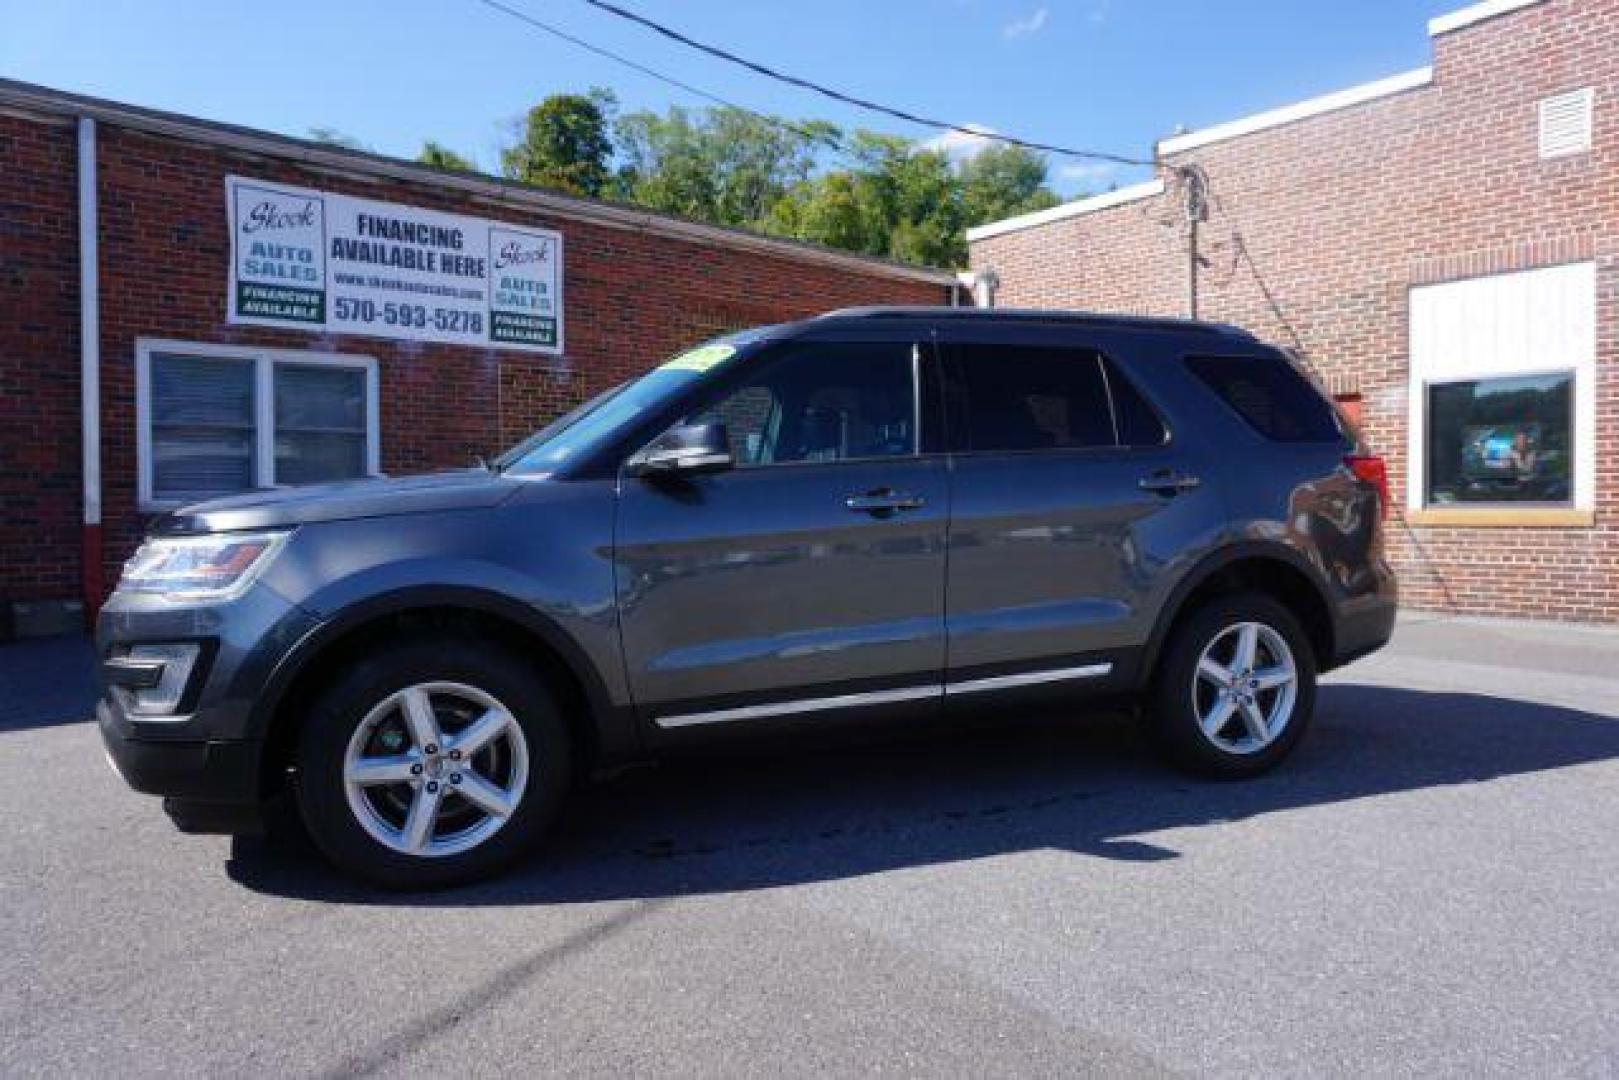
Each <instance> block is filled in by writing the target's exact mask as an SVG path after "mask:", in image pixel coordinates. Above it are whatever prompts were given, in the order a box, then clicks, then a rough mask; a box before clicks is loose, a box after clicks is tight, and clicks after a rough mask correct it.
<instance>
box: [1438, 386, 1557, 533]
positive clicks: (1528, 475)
mask: <svg viewBox="0 0 1619 1080" xmlns="http://www.w3.org/2000/svg"><path fill="white" fill-rule="evenodd" d="M1427 393H1428V402H1427V405H1428V436H1427V437H1428V452H1427V468H1428V491H1427V498H1428V503H1429V504H1430V505H1433V506H1445V505H1449V504H1453V503H1463V502H1531V503H1546V504H1552V505H1557V506H1568V505H1571V504H1572V496H1573V493H1572V482H1571V477H1572V476H1573V444H1572V439H1571V432H1572V430H1573V420H1574V376H1573V374H1572V373H1571V372H1562V373H1559V374H1555V375H1527V376H1518V377H1513V378H1499V379H1476V380H1471V381H1467V382H1449V383H1432V384H1429V386H1428V390H1427Z"/></svg>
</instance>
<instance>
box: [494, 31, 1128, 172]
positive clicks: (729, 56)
mask: <svg viewBox="0 0 1619 1080" xmlns="http://www.w3.org/2000/svg"><path fill="white" fill-rule="evenodd" d="M483 2H484V3H493V2H494V0H483ZM584 2H585V3H587V4H589V5H590V6H591V7H594V8H598V9H600V10H602V11H605V12H607V13H608V14H610V15H616V16H617V17H619V18H620V19H627V20H629V21H630V22H633V23H636V24H638V25H640V26H643V27H645V28H646V29H648V30H651V31H652V32H653V33H656V34H661V35H663V36H664V37H666V38H668V39H670V40H671V41H676V42H679V43H680V44H682V45H685V46H687V47H688V48H692V49H696V50H698V51H699V52H704V53H707V54H708V55H709V56H713V57H717V58H718V59H721V60H725V61H727V62H729V63H732V64H737V65H740V66H741V67H745V68H747V69H748V70H749V71H752V72H755V73H757V74H759V75H763V76H765V77H766V78H770V79H775V80H776V81H777V82H784V83H787V84H788V85H790V86H796V87H799V88H800V89H803V90H809V91H812V92H814V93H817V94H820V95H822V96H824V97H829V98H831V99H832V100H833V101H838V102H842V103H843V104H845V105H853V106H855V107H856V108H860V109H865V110H867V111H869V112H875V113H881V114H882V115H884V116H891V117H893V118H895V119H897V120H904V121H906V122H907V123H911V124H918V125H921V126H922V127H930V128H938V129H940V130H944V131H954V132H959V133H960V134H962V135H971V136H974V137H976V138H981V139H989V140H992V141H995V142H1002V143H1009V144H1010V145H1012V146H1021V147H1023V148H1024V149H1025V150H1039V151H1043V152H1045V153H1049V154H1058V155H1060V156H1062V157H1072V158H1085V159H1088V160H1091V161H1108V162H1112V163H1113V164H1115V165H1148V166H1151V165H1154V164H1156V163H1155V162H1152V161H1146V160H1143V159H1141V158H1132V157H1125V156H1123V155H1121V154H1108V153H1103V152H1101V151H1097V150H1075V149H1073V148H1072V147H1067V146H1057V145H1055V144H1052V143H1042V142H1035V141H1033V140H1030V139H1020V138H1017V137H1016V136H1012V135H999V134H991V133H989V132H984V131H977V130H975V129H973V128H970V127H967V126H965V125H963V124H954V123H951V122H950V121H948V120H936V119H933V118H931V117H927V116H922V115H920V114H918V113H913V112H909V111H907V110H905V109H897V108H894V107H893V106H890V105H883V104H881V103H879V102H876V101H871V100H869V99H867V98H861V97H855V96H854V95H853V94H846V93H844V92H843V91H841V90H835V89H833V88H832V87H830V86H824V85H822V84H820V83H817V82H812V81H811V80H809V79H805V78H801V77H799V76H797V75H789V74H787V73H786V72H783V71H778V70H776V69H775V68H772V67H768V66H766V65H764V64H761V63H759V62H757V61H754V60H749V59H747V58H746V57H743V56H738V55H737V54H736V53H733V52H729V51H727V50H725V49H722V48H720V47H719V46H717V45H709V44H707V43H706V42H702V41H698V40H696V39H695V38H691V37H688V36H686V35H685V34H682V33H681V32H680V31H678V30H675V29H672V28H670V27H668V26H664V25H663V24H662V23H659V22H654V21H653V20H651V19H649V18H647V17H646V16H644V15H638V14H636V13H635V12H633V11H630V10H628V9H626V8H622V7H619V6H618V5H617V4H613V3H609V2H608V0H584Z"/></svg>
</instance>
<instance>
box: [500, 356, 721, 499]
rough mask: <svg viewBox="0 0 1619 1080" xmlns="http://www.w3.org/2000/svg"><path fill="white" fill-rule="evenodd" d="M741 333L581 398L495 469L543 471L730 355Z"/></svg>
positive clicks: (554, 467)
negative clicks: (584, 399)
mask: <svg viewBox="0 0 1619 1080" xmlns="http://www.w3.org/2000/svg"><path fill="white" fill-rule="evenodd" d="M741 340H742V335H732V336H731V337H728V338H721V339H719V340H717V341H711V342H709V343H708V344H706V345H699V346H698V347H697V348H695V349H691V350H689V351H687V352H683V353H681V354H680V355H679V356H677V357H675V358H674V359H673V360H669V361H667V362H666V363H664V364H662V365H661V366H659V367H657V368H654V369H653V370H652V371H649V372H647V373H646V374H645V375H643V376H641V377H640V378H639V379H635V380H633V381H631V382H627V383H622V384H620V385H618V386H615V387H613V388H612V389H611V390H608V391H607V392H606V393H604V394H599V395H597V396H596V397H594V398H592V399H590V400H589V401H587V402H585V403H584V404H583V405H581V406H579V407H578V408H576V409H574V410H573V411H572V412H570V413H568V414H566V415H565V416H563V417H561V418H560V419H558V420H554V421H552V422H551V423H550V424H548V425H546V426H545V427H543V428H541V429H540V430H539V431H537V432H535V433H534V434H533V435H530V436H529V437H528V438H527V439H524V440H523V441H522V442H520V443H518V444H517V445H516V446H514V447H512V448H511V449H510V450H508V451H506V452H505V453H504V454H502V455H501V456H500V457H499V458H498V459H497V460H496V462H495V468H496V469H498V470H500V471H501V472H508V471H509V472H514V473H548V472H554V471H555V470H557V469H558V468H560V467H561V466H562V465H563V464H564V463H565V462H567V461H568V460H570V459H572V458H576V457H578V456H579V455H580V454H582V453H584V452H585V451H587V450H589V449H590V448H592V447H595V446H598V445H600V444H601V443H602V442H604V441H606V440H608V439H611V438H612V437H613V436H614V435H615V434H616V433H617V432H619V431H621V430H622V429H623V428H624V427H626V426H627V425H629V424H633V423H635V422H636V420H638V419H639V418H640V417H642V416H644V415H645V414H646V413H648V412H651V411H653V410H655V409H656V408H657V407H658V406H660V405H661V404H662V403H663V402H665V401H667V400H669V399H670V398H671V397H673V396H674V395H676V394H678V393H680V392H682V391H683V390H685V389H686V388H687V387H689V386H691V385H692V384H693V383H694V382H696V381H698V380H699V379H701V378H703V376H704V375H705V374H706V373H707V372H708V371H710V370H711V369H713V368H715V367H717V366H718V365H720V364H722V363H724V362H725V361H726V360H729V359H730V358H731V357H733V356H735V355H736V352H737V344H738V343H740V342H741Z"/></svg>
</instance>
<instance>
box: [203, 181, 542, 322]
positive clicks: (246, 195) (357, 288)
mask: <svg viewBox="0 0 1619 1080" xmlns="http://www.w3.org/2000/svg"><path fill="white" fill-rule="evenodd" d="M225 199H226V202H227V204H228V205H229V207H230V237H231V269H230V321H231V322H233V323H250V324H252V325H255V326H282V327H290V328H293V329H304V330H307V329H318V330H328V331H335V332H338V333H347V334H369V335H373V336H376V337H390V338H403V339H405V340H408V341H434V342H442V343H444V344H448V345H471V346H476V347H490V346H493V347H496V348H502V349H526V350H528V351H531V352H544V353H560V352H561V351H562V235H561V234H560V233H556V232H552V231H551V230H549V229H530V228H527V227H525V226H520V225H507V224H504V223H501V222H494V221H486V220H484V219H482V218H472V217H462V216H461V215H459V214H442V213H439V212H438V211H436V210H423V209H420V208H418V207H414V206H401V205H399V204H397V203H384V202H372V201H371V200H369V199H355V198H351V197H349V196H347V195H336V194H333V193H331V192H326V191H311V190H309V189H307V188H299V187H290V186H288V185H286V184H276V183H270V182H266V181H260V180H249V179H245V178H243V177H239V176H230V177H226V179H225Z"/></svg>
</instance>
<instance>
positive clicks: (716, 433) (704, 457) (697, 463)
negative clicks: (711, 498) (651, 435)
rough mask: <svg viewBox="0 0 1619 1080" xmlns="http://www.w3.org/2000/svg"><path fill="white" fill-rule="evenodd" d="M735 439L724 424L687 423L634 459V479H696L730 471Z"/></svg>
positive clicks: (629, 468)
mask: <svg viewBox="0 0 1619 1080" xmlns="http://www.w3.org/2000/svg"><path fill="white" fill-rule="evenodd" d="M732 464H733V462H732V461H731V440H730V438H729V436H727V434H726V432H725V425H724V424H684V425H682V426H680V427H677V428H674V429H673V430H670V431H667V432H665V433H664V434H663V435H660V436H659V437H658V438H657V439H656V440H655V441H653V443H652V444H651V445H650V446H648V447H646V448H645V449H644V450H642V451H641V452H640V453H638V454H636V455H635V456H634V457H632V458H630V460H629V461H628V462H626V463H625V469H626V471H628V472H629V474H630V475H631V476H648V477H651V476H696V475H697V474H699V473H711V472H722V471H724V470H725V469H729V468H730V467H731V465H732Z"/></svg>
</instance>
